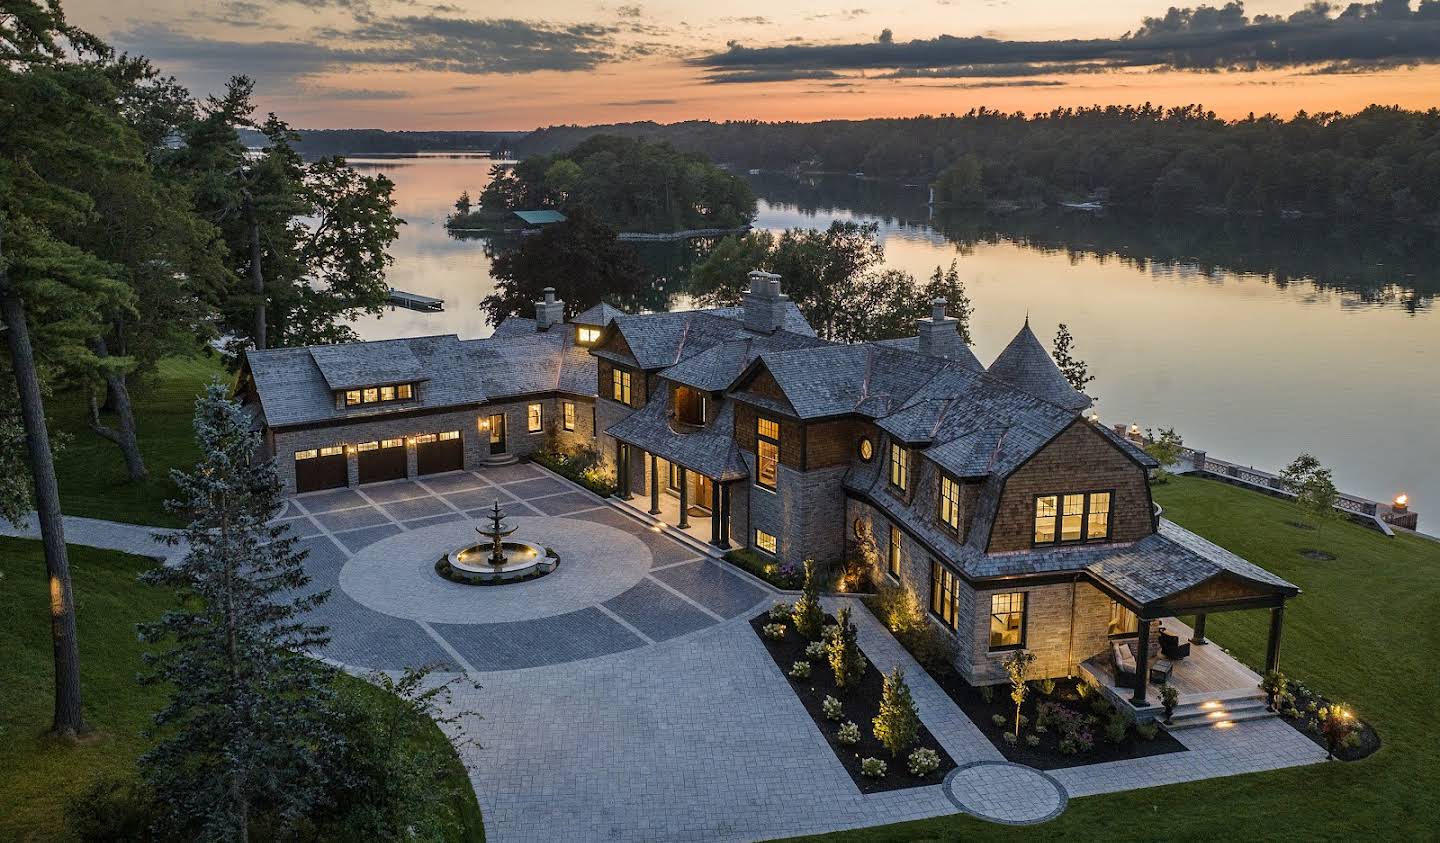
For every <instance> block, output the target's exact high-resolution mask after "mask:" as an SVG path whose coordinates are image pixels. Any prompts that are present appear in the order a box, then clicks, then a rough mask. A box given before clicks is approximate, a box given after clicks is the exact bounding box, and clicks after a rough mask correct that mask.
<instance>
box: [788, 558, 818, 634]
mask: <svg viewBox="0 0 1440 843" xmlns="http://www.w3.org/2000/svg"><path fill="white" fill-rule="evenodd" d="M791 619H792V620H794V621H795V631H796V632H799V633H800V634H801V635H803V636H805V640H807V641H814V640H815V639H817V638H819V637H820V628H821V627H823V626H824V625H825V610H824V609H822V608H821V607H820V583H819V580H818V578H817V577H816V576H815V562H814V560H811V559H806V560H805V585H804V590H803V591H802V592H801V594H800V599H799V600H796V601H795V611H794V613H793V614H792V615H791Z"/></svg>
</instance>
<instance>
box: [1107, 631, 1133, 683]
mask: <svg viewBox="0 0 1440 843" xmlns="http://www.w3.org/2000/svg"><path fill="white" fill-rule="evenodd" d="M1110 663H1111V664H1112V665H1114V667H1115V687H1117V688H1134V687H1135V685H1136V680H1135V654H1134V653H1133V652H1132V651H1131V650H1130V645H1129V644H1127V643H1124V642H1122V641H1114V642H1111V644H1110Z"/></svg>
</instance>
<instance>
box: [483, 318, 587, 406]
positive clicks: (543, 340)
mask: <svg viewBox="0 0 1440 843" xmlns="http://www.w3.org/2000/svg"><path fill="white" fill-rule="evenodd" d="M463 345H464V346H465V352H466V354H467V355H468V357H469V359H470V361H471V365H473V366H474V367H475V371H476V372H477V373H479V375H480V376H481V378H482V380H483V383H484V391H485V394H486V396H488V398H489V399H490V400H492V401H495V400H499V399H502V398H509V397H514V396H518V395H532V394H535V393H540V392H557V391H558V392H569V393H573V394H577V395H594V394H595V378H596V365H595V358H593V357H591V356H590V353H589V350H588V349H586V348H585V347H583V346H578V345H576V344H575V334H574V332H573V331H543V332H542V331H532V332H531V333H528V334H520V333H516V334H511V335H508V336H503V337H501V338H499V339H496V338H494V337H491V338H489V339H483V340H467V341H466V342H465V343H463Z"/></svg>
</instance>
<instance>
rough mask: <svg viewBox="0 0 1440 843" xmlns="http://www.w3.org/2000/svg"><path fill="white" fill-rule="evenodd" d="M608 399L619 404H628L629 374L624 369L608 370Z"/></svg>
mask: <svg viewBox="0 0 1440 843" xmlns="http://www.w3.org/2000/svg"><path fill="white" fill-rule="evenodd" d="M610 397H611V398H614V399H615V400H616V401H619V402H620V403H621V404H626V405H628V404H629V403H630V373H629V372H627V371H625V370H624V369H611V370H610Z"/></svg>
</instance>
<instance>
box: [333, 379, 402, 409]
mask: <svg viewBox="0 0 1440 843" xmlns="http://www.w3.org/2000/svg"><path fill="white" fill-rule="evenodd" d="M413 397H415V391H414V388H413V387H412V386H411V385H410V384H408V383H402V384H397V385H394V386H368V387H366V388H364V389H347V390H345V406H347V407H354V406H356V405H358V404H376V403H380V404H383V403H386V402H389V401H409V400H410V399H411V398H413Z"/></svg>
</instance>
